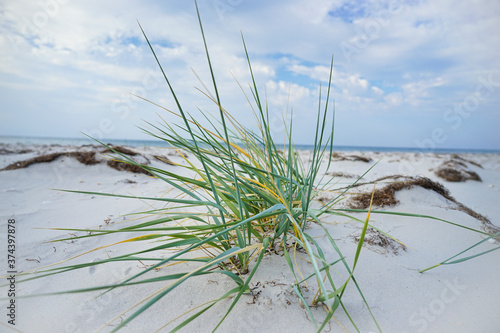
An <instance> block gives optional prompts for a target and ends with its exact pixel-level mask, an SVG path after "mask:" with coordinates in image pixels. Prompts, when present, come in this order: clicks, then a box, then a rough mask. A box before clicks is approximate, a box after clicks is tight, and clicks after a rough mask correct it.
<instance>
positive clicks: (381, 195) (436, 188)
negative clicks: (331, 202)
mask: <svg viewBox="0 0 500 333" xmlns="http://www.w3.org/2000/svg"><path fill="white" fill-rule="evenodd" d="M387 179H395V180H396V181H395V182H394V183H391V184H388V185H386V186H384V187H383V188H381V189H377V190H375V193H374V194H373V206H378V207H388V206H395V205H397V204H398V203H399V201H398V200H397V199H396V197H395V194H396V192H398V191H401V190H405V189H411V188H413V187H416V186H418V187H422V188H424V189H427V190H431V191H433V192H436V193H438V194H439V195H441V196H442V197H444V198H445V199H447V200H449V201H451V202H452V203H454V204H455V205H456V207H453V208H452V209H456V210H459V211H462V212H464V213H466V214H468V215H469V216H471V217H473V218H475V219H477V220H479V221H480V222H481V225H482V227H483V229H484V230H485V231H486V232H488V233H490V234H495V233H498V232H500V228H499V227H497V226H495V225H494V224H493V223H491V221H490V220H489V219H488V218H487V217H486V216H484V215H481V214H479V213H477V212H475V211H473V210H472V209H470V208H468V207H467V206H465V205H464V204H462V203H461V202H458V201H457V200H456V199H455V198H453V197H452V196H451V195H450V191H448V189H446V188H445V187H444V186H443V185H441V184H440V183H437V182H434V181H432V180H430V179H429V178H424V177H418V178H415V177H407V176H402V175H394V176H387V177H382V178H379V179H377V180H375V181H373V182H371V183H377V182H380V181H382V180H387ZM398 179H403V180H399V181H398ZM365 184H367V183H364V184H359V185H365ZM371 196H372V192H365V193H360V194H356V195H355V196H353V197H352V198H351V199H350V202H349V207H350V208H352V209H367V208H368V207H369V206H370V199H371Z"/></svg>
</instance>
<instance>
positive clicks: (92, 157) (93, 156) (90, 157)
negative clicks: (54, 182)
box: [0, 146, 175, 176]
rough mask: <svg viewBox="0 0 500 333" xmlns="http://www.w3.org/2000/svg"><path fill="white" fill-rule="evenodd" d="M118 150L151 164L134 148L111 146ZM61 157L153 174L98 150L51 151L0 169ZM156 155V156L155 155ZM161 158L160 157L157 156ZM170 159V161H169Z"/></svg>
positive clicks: (106, 151) (20, 167) (21, 166)
mask: <svg viewBox="0 0 500 333" xmlns="http://www.w3.org/2000/svg"><path fill="white" fill-rule="evenodd" d="M111 147H112V148H113V149H114V150H115V151H116V152H118V153H120V154H123V155H127V156H137V157H142V159H143V160H144V161H145V162H144V163H142V164H144V165H149V164H150V161H149V159H148V158H147V157H146V156H143V155H141V154H139V153H137V152H135V151H133V150H130V149H128V148H126V147H122V146H111ZM98 152H99V153H101V154H105V153H113V150H111V149H109V148H106V149H103V150H100V151H98ZM60 157H70V158H74V159H76V160H77V161H78V162H80V163H82V164H84V165H95V164H99V163H103V162H104V161H106V164H107V165H108V166H109V167H110V168H113V169H115V170H118V171H128V172H133V173H142V174H145V175H148V176H152V174H151V173H150V172H148V171H147V170H145V169H143V168H141V167H140V166H138V165H136V164H133V163H132V162H125V161H121V160H119V159H108V160H105V159H102V158H100V159H99V158H97V152H96V151H70V152H57V153H51V154H44V155H40V156H36V157H33V158H30V159H27V160H22V161H17V162H14V163H11V164H9V165H8V166H6V167H5V168H3V169H0V171H7V170H17V169H23V168H27V167H29V166H30V165H34V164H40V163H50V162H53V161H55V160H56V159H58V158H60ZM155 157H156V156H155ZM156 158H157V159H159V158H158V157H156ZM160 160H161V161H163V162H165V163H168V162H170V163H169V164H171V165H175V164H174V163H173V162H171V161H170V160H168V159H167V158H162V159H160ZM167 161H168V162H167Z"/></svg>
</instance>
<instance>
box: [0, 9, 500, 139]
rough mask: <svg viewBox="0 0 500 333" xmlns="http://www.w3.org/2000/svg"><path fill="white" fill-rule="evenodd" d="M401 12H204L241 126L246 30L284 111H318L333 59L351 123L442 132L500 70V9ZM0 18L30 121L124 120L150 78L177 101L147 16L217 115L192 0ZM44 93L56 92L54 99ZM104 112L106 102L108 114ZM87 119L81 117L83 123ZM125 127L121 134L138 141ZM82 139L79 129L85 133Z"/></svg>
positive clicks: (156, 95) (168, 61) (175, 73)
mask: <svg viewBox="0 0 500 333" xmlns="http://www.w3.org/2000/svg"><path fill="white" fill-rule="evenodd" d="M63 3H64V4H63ZM396 3H397V4H401V7H400V8H398V9H397V10H396V7H393V8H392V9H393V10H392V11H391V10H389V15H386V16H383V14H384V13H386V14H387V10H388V9H391V7H387V6H388V5H387V2H385V1H378V0H372V1H367V2H357V3H355V4H354V5H352V2H348V1H345V0H331V1H321V0H314V1H307V0H293V1H289V2H271V1H262V0H256V1H252V2H247V1H241V2H228V4H229V7H228V8H226V10H225V11H224V12H221V11H220V9H219V10H217V8H216V7H214V3H213V2H210V1H209V2H200V3H199V6H200V10H201V15H202V19H203V23H204V27H205V34H206V37H207V41H208V44H209V49H210V54H211V59H212V64H213V66H214V70H215V73H216V78H217V80H218V84H219V87H220V89H221V91H223V92H222V94H223V97H224V98H223V101H225V103H227V104H228V106H231V107H232V108H233V109H234V110H235V111H234V112H235V113H236V116H237V115H240V116H242V117H246V114H247V112H246V111H247V110H246V109H244V108H241V104H242V102H241V97H242V94H241V91H240V90H239V87H238V86H237V84H236V83H235V82H234V79H233V77H232V76H231V75H230V72H232V73H233V74H234V76H235V77H236V78H237V79H238V80H239V82H240V83H241V84H242V85H243V86H244V88H245V89H247V84H248V82H249V80H250V77H249V74H248V65H247V62H246V57H245V54H244V52H243V47H242V43H241V37H240V35H239V31H240V30H242V31H243V33H244V35H245V41H246V44H247V47H248V51H249V55H250V57H251V60H252V67H253V71H254V74H255V76H256V79H257V82H258V83H260V84H262V86H266V89H267V94H268V98H269V101H270V103H272V105H274V106H276V107H278V106H280V107H283V108H284V107H285V106H286V103H287V101H288V99H289V98H290V104H291V105H290V106H294V108H295V109H296V110H297V112H298V113H300V112H303V113H305V112H306V111H300V110H307V109H308V108H309V109H310V108H311V107H312V108H315V107H314V104H313V105H312V106H311V105H310V103H315V102H314V98H315V94H316V93H317V92H316V90H315V89H316V84H317V83H318V81H319V82H322V83H323V84H324V83H325V82H326V81H327V80H328V77H329V71H330V67H329V65H330V63H329V62H330V57H331V54H332V53H334V54H335V69H334V75H333V82H332V83H333V85H334V88H335V89H334V97H335V98H336V99H337V100H338V102H339V103H338V108H337V112H338V113H342V112H349V114H353V115H354V114H358V115H359V114H361V113H362V112H364V113H363V114H364V115H366V114H369V115H371V116H372V117H377V116H379V117H382V116H385V115H386V114H387V113H391V114H400V112H399V111H400V110H404V111H405V112H407V113H408V114H417V112H423V111H422V110H425V112H427V113H429V114H430V113H432V112H434V113H435V114H436V115H435V116H434V118H432V119H433V121H434V122H437V125H433V124H431V123H430V122H429V121H427V123H426V124H423V123H422V124H416V123H415V124H414V126H417V125H420V126H431V127H432V126H434V127H436V126H443V125H442V124H440V123H439V122H440V121H442V117H441V114H440V113H439V112H436V111H439V110H440V109H441V108H442V106H443V105H453V103H455V102H460V101H461V100H463V99H464V97H465V96H464V94H467V92H470V90H471V89H473V88H474V87H475V85H476V84H477V78H478V76H480V75H483V74H484V73H489V72H491V71H492V70H493V69H496V68H500V58H499V57H498V55H497V53H498V52H497V50H498V49H500V35H499V34H496V33H493V32H494V31H496V30H497V28H498V22H499V20H500V14H499V13H500V3H498V2H492V1H488V0H479V1H477V2H475V3H474V5H473V6H471V5H470V4H469V3H467V2H463V3H461V2H458V3H457V2H454V1H451V0H443V1H439V2H431V1H420V2H411V3H410V2H396ZM41 4H51V5H50V6H46V5H41ZM56 4H59V5H57V6H56ZM339 15H340V16H339ZM0 19H1V20H2V24H1V25H0V78H1V85H2V87H3V88H4V89H6V91H7V92H6V93H5V94H4V96H3V97H2V101H3V102H5V103H7V104H9V105H10V104H13V105H19V108H20V109H22V111H21V112H20V113H19V117H22V118H23V119H30V116H29V115H30V114H34V113H36V112H40V110H39V106H40V105H42V104H43V105H46V107H44V112H48V114H53V115H54V116H58V115H60V114H61V113H63V112H69V111H67V109H68V108H69V109H71V110H74V111H72V112H74V114H75V115H76V114H83V113H85V110H83V107H82V106H81V105H88V103H93V104H92V105H94V106H96V109H95V110H93V112H95V113H96V114H100V115H102V117H115V118H116V115H113V114H111V115H109V110H110V103H112V101H116V100H117V99H118V100H120V99H122V97H121V96H122V95H123V94H126V93H127V92H128V91H131V90H134V89H135V90H137V87H144V80H148V78H151V77H154V78H156V79H157V80H158V82H159V83H158V84H157V85H156V86H155V88H154V89H146V90H147V95H148V97H150V98H152V99H155V100H160V99H165V98H166V102H167V103H171V100H170V99H169V98H168V97H165V95H168V92H167V91H166V90H165V84H164V83H162V81H161V80H162V78H161V76H160V74H159V73H158V70H157V68H156V64H155V61H154V58H153V57H152V55H151V54H150V51H149V48H148V46H147V45H146V44H145V43H144V40H143V36H142V33H141V32H140V29H139V28H138V26H137V23H136V19H139V20H140V21H141V24H142V25H143V27H144V29H145V31H146V33H147V34H148V37H149V38H150V40H151V41H152V43H153V45H154V46H155V49H156V51H157V55H158V56H159V58H160V61H161V62H162V64H163V67H164V69H165V70H166V72H167V74H168V76H169V79H171V81H172V83H173V84H174V86H175V88H176V91H177V92H178V94H179V95H180V96H181V97H182V99H183V101H185V103H187V106H188V107H189V108H190V109H196V106H198V105H202V106H204V107H205V106H206V105H205V104H204V103H205V102H206V100H205V99H203V96H201V97H202V98H201V99H197V98H194V97H193V95H195V96H198V94H197V93H196V91H195V90H194V89H193V87H195V86H196V87H199V86H200V84H199V82H198V80H197V79H196V77H195V76H194V75H192V73H191V71H190V69H189V68H190V67H193V69H194V70H195V71H196V72H197V73H198V74H199V75H200V77H201V79H202V80H203V82H205V84H206V85H207V87H208V88H209V89H212V88H211V85H209V84H208V83H210V76H209V72H208V70H207V67H206V64H207V63H206V58H205V55H204V48H203V43H202V41H201V36H200V33H199V26H198V23H197V19H196V13H195V11H194V5H193V4H192V3H191V2H189V1H175V2H174V1H169V2H153V3H150V4H148V5H147V6H144V5H143V4H141V3H138V2H137V1H132V0H124V1H120V2H118V1H116V0H110V1H106V2H102V1H97V0H89V1H85V2H77V1H62V0H47V1H45V2H37V1H27V0H19V1H9V2H7V1H4V2H3V3H2V4H0ZM342 43H347V44H349V43H350V44H349V45H351V46H352V47H354V49H353V50H355V53H353V54H352V57H351V58H350V61H348V59H347V58H346V57H345V54H343V53H342V50H341V44H342ZM151 72H156V74H151ZM156 79H155V80H156ZM323 86H324V85H323ZM289 89H290V94H289V93H288V91H289ZM42 92H44V93H47V92H50V93H51V94H54V95H50V96H48V95H47V96H46V97H44V96H45V95H44V94H42ZM58 92H59V94H61V98H64V99H67V100H68V105H70V103H71V102H70V101H72V103H73V105H72V106H65V109H64V110H63V109H62V106H61V105H60V104H58V103H57V100H58V98H57V93H58ZM261 93H262V92H261ZM26 94H29V95H33V96H42V97H40V98H41V99H42V100H43V101H39V102H38V103H37V102H34V103H28V101H27V100H26V97H25V96H26ZM243 100H244V98H243ZM499 102H500V97H499V95H498V94H496V93H495V94H493V95H492V97H491V99H489V100H488V101H485V102H484V103H483V104H481V107H480V108H479V109H478V112H476V113H475V117H478V118H477V123H478V124H479V123H481V121H486V120H482V119H483V118H481V117H482V115H483V113H484V114H486V113H487V114H489V115H490V116H491V115H492V114H493V115H494V116H495V117H497V119H498V117H500V116H499V115H498V111H497V109H495V107H494V106H495V104H498V103H499ZM99 103H101V104H102V103H104V104H105V105H103V106H102V107H100V108H99V107H98V105H99ZM208 104H210V102H209V101H208V103H207V105H208ZM423 106H425V108H424V107H423ZM169 107H171V105H169ZM297 107H298V108H297ZM47 110H48V111H47ZM240 110H241V111H240ZM367 110H369V111H367ZM134 112H136V113H137V114H138V117H139V116H141V115H142V114H143V113H142V112H143V111H142V109H141V108H140V107H138V106H137V107H136V108H134ZM144 112H145V111H144ZM75 117H76V116H75ZM129 120H130V122H132V121H133V120H135V118H130V119H129ZM74 122H75V123H76V124H78V122H79V121H78V119H77V118H75V121H74ZM488 122H491V120H488ZM345 126H349V125H345ZM9 128H12V130H11V131H15V132H16V133H17V132H19V133H21V132H22V131H23V125H22V122H19V124H5V125H3V127H2V128H1V129H2V131H3V130H4V129H5V130H9ZM68 128H70V127H68ZM117 128H121V127H119V126H117ZM126 128H127V130H122V131H121V132H120V130H119V129H118V130H117V131H116V132H115V133H111V134H112V135H114V136H117V137H120V136H124V135H128V133H129V132H130V130H128V129H129V127H126ZM62 130H64V131H66V130H68V131H69V129H67V128H64V129H60V128H54V129H51V130H50V132H51V134H53V133H54V132H59V131H62ZM71 131H72V132H71V133H78V131H79V128H78V126H77V125H74V126H73V127H72V128H71ZM61 133H62V132H61ZM71 133H69V132H66V134H61V135H74V134H71ZM476 134H477V133H476ZM499 141H500V140H499ZM408 142H410V143H411V142H412V140H408ZM389 145H390V144H389Z"/></svg>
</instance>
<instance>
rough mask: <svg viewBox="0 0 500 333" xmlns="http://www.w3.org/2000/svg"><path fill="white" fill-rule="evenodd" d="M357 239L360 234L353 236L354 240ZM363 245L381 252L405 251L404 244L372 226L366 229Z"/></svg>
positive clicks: (394, 252)
mask: <svg viewBox="0 0 500 333" xmlns="http://www.w3.org/2000/svg"><path fill="white" fill-rule="evenodd" d="M359 239H360V236H354V241H356V242H359ZM363 245H369V246H370V247H371V249H372V250H373V251H375V252H379V253H381V254H387V253H388V252H391V253H392V254H395V255H398V254H399V251H400V250H403V251H406V246H405V245H404V244H402V243H399V242H397V241H395V240H394V239H392V238H390V237H388V236H387V235H384V234H383V233H381V232H380V231H378V230H375V229H373V228H367V229H366V234H365V238H364V241H363Z"/></svg>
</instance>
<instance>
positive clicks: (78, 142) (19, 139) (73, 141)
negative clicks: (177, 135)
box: [0, 136, 500, 154]
mask: <svg viewBox="0 0 500 333" xmlns="http://www.w3.org/2000/svg"><path fill="white" fill-rule="evenodd" d="M100 141H101V142H102V143H105V144H112V145H120V146H130V147H144V146H152V147H168V146H169V145H168V143H166V142H165V141H162V140H128V139H101V140H100ZM0 144H22V145H26V146H30V145H48V146H50V145H61V146H66V145H71V146H85V145H91V144H99V143H98V142H97V141H95V140H92V139H90V138H87V137H81V138H51V137H23V136H0ZM277 146H279V147H280V146H283V144H281V145H280V144H277ZM295 147H296V148H297V149H298V150H313V148H314V147H313V145H307V144H296V145H295ZM333 150H334V151H362V152H363V151H366V152H414V153H431V152H432V153H457V154H458V153H478V154H499V153H500V150H492V149H459V148H434V149H432V150H430V149H421V148H416V147H371V146H337V145H334V146H333Z"/></svg>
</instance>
